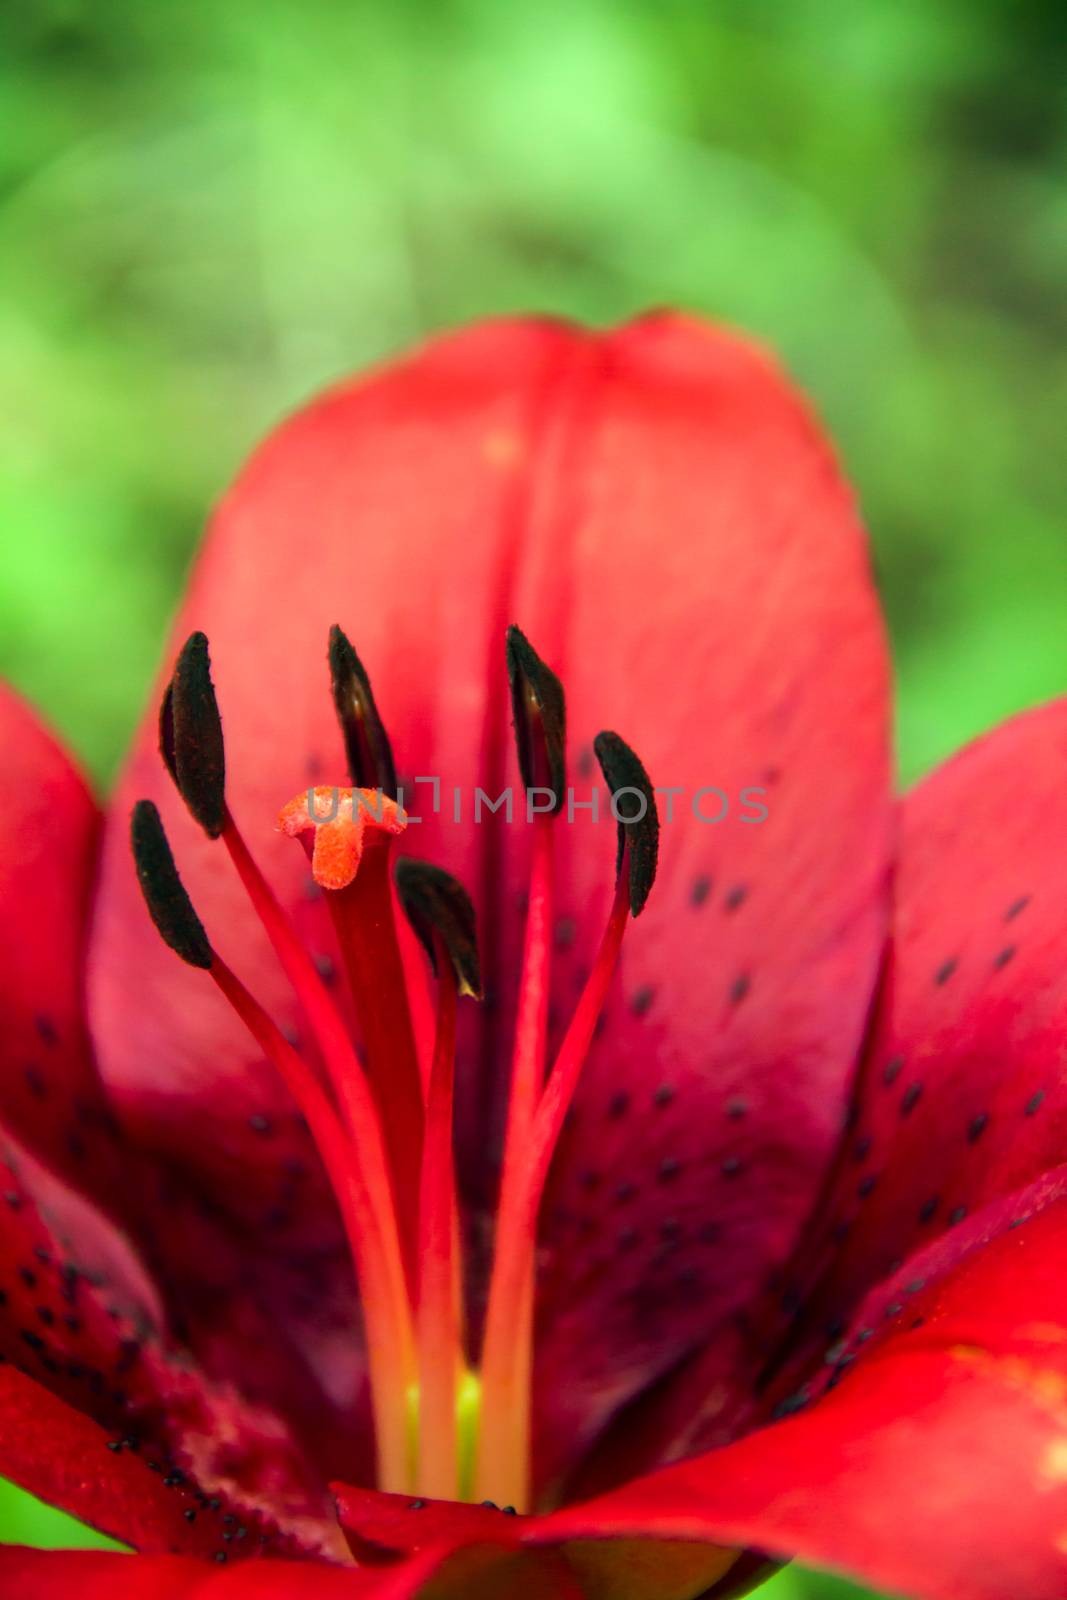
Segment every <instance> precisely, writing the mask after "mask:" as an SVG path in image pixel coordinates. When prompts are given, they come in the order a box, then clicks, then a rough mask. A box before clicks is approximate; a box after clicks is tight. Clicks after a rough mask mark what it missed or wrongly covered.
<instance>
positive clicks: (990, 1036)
mask: <svg viewBox="0 0 1067 1600" xmlns="http://www.w3.org/2000/svg"><path fill="white" fill-rule="evenodd" d="M1065 837H1067V700H1061V701H1058V702H1056V703H1055V704H1053V705H1050V706H1047V707H1044V708H1043V709H1040V710H1037V711H1033V712H1030V713H1028V714H1027V715H1025V716H1022V717H1018V718H1016V719H1014V720H1012V721H1011V722H1008V723H1006V724H1005V725H1004V726H1003V727H1001V728H998V729H997V730H996V731H995V732H993V733H992V734H990V735H988V736H987V737H985V738H984V739H981V740H979V741H978V742H977V743H975V744H973V745H971V746H970V747H969V748H968V749H966V750H964V751H963V752H962V753H961V754H960V755H958V756H957V757H956V758H955V759H954V760H952V761H950V762H948V763H947V764H946V765H945V766H943V767H942V768H940V769H939V770H938V771H937V772H935V773H934V774H933V775H932V776H931V777H930V778H928V779H927V780H926V781H925V782H924V783H922V784H920V785H919V787H918V788H917V789H916V790H915V791H914V792H913V793H912V794H911V795H909V797H908V798H907V800H906V801H905V802H904V804H903V807H902V828H901V846H900V864H899V869H898V876H897V911H896V917H895V928H894V939H893V961H892V967H891V970H890V972H889V975H888V979H887V983H886V986H885V991H884V994H883V996H882V1001H881V1004H880V1007H879V1011H878V1015H877V1019H876V1026H875V1029H874V1034H873V1038H872V1043H871V1047H870V1051H869V1055H868V1058H867V1060H866V1062H865V1065H864V1070H863V1076H862V1078H861V1082H860V1088H859V1091H858V1095H859V1105H858V1113H857V1115H856V1116H855V1126H854V1128H853V1130H852V1132H851V1133H850V1136H849V1143H848V1146H847V1148H846V1149H845V1151H844V1153H843V1158H842V1165H841V1170H840V1172H839V1174H838V1177H837V1181H836V1183H835V1185H834V1188H833V1191H832V1193H831V1195H830V1197H829V1199H828V1202H827V1204H826V1206H825V1209H824V1214H823V1218H822V1226H821V1228H820V1230H819V1233H818V1236H817V1239H816V1241H815V1245H814V1249H813V1253H812V1257H811V1258H810V1259H807V1260H805V1261H803V1262H801V1263H800V1264H799V1267H798V1276H797V1281H796V1284H795V1290H796V1292H797V1293H798V1294H799V1293H800V1292H801V1291H802V1290H803V1289H804V1287H805V1276H807V1277H809V1278H810V1276H811V1274H812V1272H813V1271H815V1272H817V1273H818V1272H820V1271H821V1273H822V1276H821V1281H819V1282H818V1286H817V1288H816V1290H815V1291H814V1293H813V1294H811V1295H810V1296H809V1298H808V1310H807V1323H806V1325H810V1326H811V1328H812V1332H813V1336H814V1337H815V1338H820V1337H822V1330H824V1329H825V1328H827V1327H832V1326H833V1324H834V1323H835V1322H837V1321H839V1320H841V1319H842V1318H843V1317H844V1316H846V1315H847V1313H848V1311H849V1309H850V1307H852V1306H854V1305H855V1303H856V1301H857V1299H858V1297H859V1295H860V1294H862V1293H863V1291H864V1290H865V1289H866V1288H867V1287H868V1286H869V1285H870V1284H871V1283H874V1282H877V1280H878V1279H879V1278H881V1277H884V1276H885V1274H886V1273H887V1272H890V1271H892V1270H893V1266H894V1264H895V1263H897V1262H899V1261H900V1260H902V1259H903V1258H904V1257H905V1256H906V1255H908V1254H909V1253H910V1252H911V1251H913V1250H915V1249H918V1248H919V1247H920V1246H922V1245H923V1244H924V1243H926V1242H927V1241H929V1240H931V1239H935V1238H937V1237H938V1236H939V1235H940V1234H942V1233H943V1232H944V1231H945V1229H947V1228H956V1227H958V1226H959V1225H960V1222H961V1221H962V1219H963V1218H964V1217H965V1216H967V1215H968V1214H970V1213H973V1212H975V1211H977V1210H979V1209H980V1208H981V1207H982V1206H983V1205H984V1204H986V1203H987V1202H988V1201H990V1200H992V1199H994V1198H996V1197H997V1196H999V1195H1004V1194H1009V1193H1010V1192H1011V1191H1013V1190H1015V1189H1018V1188H1020V1187H1021V1186H1022V1185H1023V1184H1025V1183H1027V1182H1029V1181H1030V1179H1032V1178H1034V1177H1036V1176H1037V1175H1038V1174H1040V1173H1042V1172H1044V1171H1045V1170H1046V1169H1047V1168H1049V1167H1051V1166H1055V1165H1056V1164H1057V1163H1058V1162H1059V1161H1061V1160H1062V1159H1063V1153H1064V1135H1065V1131H1067V1079H1065V1078H1064V1074H1063V1064H1062V1063H1063V1019H1064V1015H1065V1014H1067V915H1065V912H1064V908H1065V906H1067V849H1064V847H1063V840H1064V838H1065Z"/></svg>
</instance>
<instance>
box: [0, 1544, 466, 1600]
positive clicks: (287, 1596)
mask: <svg viewBox="0 0 1067 1600" xmlns="http://www.w3.org/2000/svg"><path fill="white" fill-rule="evenodd" d="M131 1561H135V1562H136V1565H135V1566H131V1565H130V1564H129V1563H130V1562H131ZM439 1564H440V1557H438V1556H435V1557H433V1558H422V1559H420V1560H418V1561H413V1562H408V1563H404V1564H402V1565H401V1566H399V1567H396V1568H391V1569H390V1570H388V1571H385V1572H382V1571H379V1572H361V1571H356V1570H355V1569H354V1568H351V1567H331V1566H325V1565H323V1564H322V1563H320V1562H288V1561H286V1562H279V1561H271V1560H262V1561H243V1562H241V1563H240V1565H238V1566H234V1567H230V1566H229V1565H228V1564H226V1565H223V1566H221V1567H216V1566H215V1565H214V1564H207V1563H206V1562H205V1561H204V1560H202V1559H200V1560H194V1559H190V1558H188V1557H185V1558H182V1557H179V1556H134V1557H131V1556H124V1555H113V1554H105V1553H103V1552H101V1551H96V1550H92V1551H89V1550H85V1551H83V1550H27V1549H22V1548H19V1547H17V1546H13V1545H9V1546H0V1585H2V1586H3V1587H5V1588H7V1590H8V1593H9V1594H17V1595H18V1596H19V1597H20V1600H69V1596H70V1595H71V1594H75V1593H76V1594H77V1595H78V1600H114V1597H115V1595H116V1594H118V1593H120V1592H121V1593H130V1592H132V1591H131V1590H130V1588H129V1587H128V1586H129V1585H130V1584H136V1586H137V1587H136V1593H137V1596H138V1600H413V1597H414V1596H415V1595H417V1594H419V1593H420V1592H422V1591H423V1589H424V1585H425V1584H426V1583H427V1581H428V1580H429V1578H430V1577H431V1576H432V1575H433V1573H434V1571H435V1570H436V1568H437V1566H438V1565H439ZM442 1600H443V1597H442Z"/></svg>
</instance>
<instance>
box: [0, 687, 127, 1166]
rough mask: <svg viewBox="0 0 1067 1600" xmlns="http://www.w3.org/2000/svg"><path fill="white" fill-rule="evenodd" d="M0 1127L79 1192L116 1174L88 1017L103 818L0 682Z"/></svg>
mask: <svg viewBox="0 0 1067 1600" xmlns="http://www.w3.org/2000/svg"><path fill="white" fill-rule="evenodd" d="M0 793H2V794H3V797H4V800H3V806H2V808H0V912H2V919H3V921H2V938H0V944H2V947H3V952H4V954H3V960H2V961H0V1015H2V1016H3V1019H4V1026H3V1030H2V1033H0V1121H2V1122H3V1124H4V1125H5V1126H6V1127H8V1128H10V1129H11V1130H13V1131H14V1132H15V1133H17V1134H18V1136H19V1137H20V1138H21V1139H22V1140H23V1141H24V1142H25V1143H27V1144H28V1145H30V1146H31V1147H32V1148H33V1149H34V1150H36V1151H37V1152H38V1153H39V1154H40V1155H41V1156H42V1157H43V1158H44V1159H45V1160H46V1161H48V1162H49V1163H50V1164H51V1165H52V1166H53V1167H54V1168H56V1170H58V1171H60V1172H63V1173H65V1174H67V1175H68V1176H69V1177H71V1178H72V1179H73V1180H74V1181H75V1182H76V1183H77V1184H78V1185H79V1187H85V1186H87V1185H88V1186H91V1187H92V1188H93V1189H94V1191H95V1192H96V1193H98V1194H100V1195H104V1194H107V1193H109V1192H110V1190H111V1187H112V1184H113V1179H114V1156H115V1151H114V1136H113V1131H112V1119H111V1117H110V1115H109V1113H108V1110H107V1107H106V1105H105V1103H104V1099H103V1096H102V1093H101V1089H100V1083H99V1079H98V1077H97V1075H96V1070H95V1067H94V1065H93V1061H92V1056H91V1053H90V1050H89V1046H88V1040H87V1038H86V1033H85V1025H84V1021H83V970H82V969H83V958H84V946H85V939H86V918H87V912H88V906H89V890H90V885H91V883H92V878H93V874H94V872H95V868H96V847H97V842H98V833H99V829H98V824H99V815H98V812H97V809H96V806H95V804H94V802H93V799H92V797H91V795H90V794H89V791H88V789H87V788H86V786H85V783H84V781H83V779H82V777H81V775H80V774H79V773H78V772H77V771H76V770H75V768H74V767H73V765H72V764H71V762H70V759H69V758H68V756H67V755H66V754H65V752H64V751H63V750H62V749H61V748H60V746H59V745H58V744H57V743H56V741H55V740H54V739H53V737H52V736H51V734H50V733H49V732H48V731H47V730H46V729H45V728H44V727H43V726H42V725H41V723H40V722H39V721H38V720H37V718H36V717H35V716H34V714H33V713H32V712H31V711H30V710H29V708H28V707H27V706H26V705H25V704H24V703H23V702H22V701H21V700H19V699H18V698H17V696H16V695H15V694H14V693H13V692H12V691H11V690H10V689H9V688H7V687H6V685H4V684H0Z"/></svg>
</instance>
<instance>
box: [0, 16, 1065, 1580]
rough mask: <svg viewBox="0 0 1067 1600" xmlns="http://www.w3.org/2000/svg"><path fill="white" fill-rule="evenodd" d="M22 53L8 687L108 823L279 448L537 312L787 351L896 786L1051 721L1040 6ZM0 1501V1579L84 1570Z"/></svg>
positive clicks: (24, 26)
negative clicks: (841, 533)
mask: <svg viewBox="0 0 1067 1600" xmlns="http://www.w3.org/2000/svg"><path fill="white" fill-rule="evenodd" d="M3 34H4V44H3V49H2V53H0V126H2V127H3V130H4V133H3V138H2V140H0V348H2V351H3V385H2V391H0V417H2V427H0V530H2V534H0V537H2V541H3V545H2V550H3V554H2V559H0V671H2V672H3V673H5V674H6V675H7V676H9V677H10V678H12V679H13V680H14V681H15V683H16V684H18V685H19V686H20V687H21V688H22V689H23V690H24V691H26V692H27V693H28V694H29V695H31V696H32V697H33V698H34V699H36V700H37V701H38V702H39V703H40V704H41V705H42V706H43V707H44V708H45V709H46V710H47V712H48V713H49V714H50V715H51V717H52V719H53V721H54V722H55V723H56V724H57V725H58V726H59V728H60V729H61V730H62V731H63V732H64V734H66V736H67V737H68V739H69V740H70V741H71V742H72V744H73V746H74V747H75V749H77V750H78V751H79V752H80V753H81V755H82V757H83V758H84V760H85V762H86V763H87V764H88V766H89V768H90V770H91V771H92V773H93V774H94V776H95V778H96V779H97V780H98V781H99V782H100V784H101V785H105V784H106V783H107V781H108V779H109V778H110V776H111V774H112V773H113V771H114V769H115V765H116V763H117V761H118V759H119V757H120V754H121V751H122V748H123V745H124V742H125V740H126V738H127V736H128V732H129V730H130V727H131V725H132V723H133V720H134V717H135V715H136V713H137V711H138V708H139V706H140V704H141V702H142V699H143V696H144V694H145V691H146V688H147V684H148V680H149V677H150V674H151V672H152V669H153V666H154V663H155V659H156V655H157V651H158V649H159V646H160V640H161V636H162V633H163V630H164V626H165V623H166V620H167V617H168V613H169V612H170V610H171V608H172V607H173V605H174V603H175V598H176V595H177V593H178V590H179V586H180V583H181V579H182V574H183V571H184V570H185V568H186V565H187V563H188V561H189V558H190V553H191V550H192V547H193V543H194V541H195V539H196V536H197V532H198V529H199V527H200V525H201V523H202V520H203V517H204V513H205V509H206V508H207V507H208V505H209V504H210V502H211V500H212V499H213V497H214V496H216V495H217V494H218V492H219V491H220V489H221V488H222V487H223V485H224V484H225V482H226V480H227V478H228V477H229V476H230V475H231V474H232V472H233V470H234V468H235V467H236V466H237V464H238V463H239V461H240V460H241V458H242V456H243V455H244V454H245V452H246V451H247V449H248V447H249V446H250V445H251V444H252V443H253V441H254V440H255V439H256V438H257V436H258V435H260V434H261V433H262V432H263V431H264V430H265V429H266V428H267V427H268V426H269V425H270V424H271V423H272V422H273V421H274V420H275V419H276V418H277V417H278V416H279V415H280V414H281V413H283V412H284V411H286V410H287V409H290V408H291V407H293V406H294V405H295V404H296V403H298V402H299V401H300V400H301V399H302V398H303V397H304V396H306V395H307V394H308V393H309V391H311V390H313V389H314V388H315V387H316V386H318V385H320V384H322V383H324V382H326V381H328V380H331V379H334V378H336V377H337V376H338V375H340V374H341V373H343V372H344V371H346V370H347V369H350V368H352V367H353V366H358V365H360V364H362V363H365V362H367V361H370V360H373V359H375V358H377V357H380V356H382V355H383V354H386V353H387V352H389V351H392V350H394V349H395V348H396V347H398V346H401V345H403V344H405V343H407V342H408V341H410V340H412V339H414V338H417V337H418V336H420V335H421V334H423V333H424V332H426V331H427V330H430V329H434V328H438V327H442V326H447V325H450V324H454V323H456V322H459V321H462V320H464V319H466V318H470V317H474V316H480V315H483V314H485V313H487V312H498V311H508V310H515V309H527V308H529V309H543V310H550V311H556V312H564V313H569V314H571V315H574V316H578V317H583V318H587V319H591V320H593V321H595V322H601V321H610V320H613V319H616V318H619V317H623V316H625V315H627V314H628V313H629V312H631V311H634V310H636V309H638V308H640V307H643V306H646V305H648V304H649V303H655V302H679V303H681V304H683V305H687V306H691V307H694V308H697V309H700V310H704V311H707V312H710V313H713V314H715V315H717V316H720V317H723V318H725V319H727V320H729V321H732V322H735V323H738V324H741V325H743V326H745V327H747V328H749V329H751V330H753V331H755V332H756V333H757V334H759V335H760V336H762V337H763V338H764V339H765V340H767V341H769V342H770V343H771V344H773V345H774V346H776V347H777V348H778V350H779V351H780V352H781V353H782V355H783V356H784V358H785V360H786V361H787V363H788V364H789V365H790V366H791V368H792V369H793V371H794V372H795V373H796V374H797V376H798V377H799V378H800V379H801V380H802V382H803V383H804V384H805V385H806V387H807V388H808V390H809V391H810V393H811V394H812V395H813V396H814V398H815V400H816V402H817V404H818V406H819V407H820V409H821V411H822V413H823V415H824V417H825V418H826V420H827V422H828V423H829V425H830V428H831V430H832V432H833V434H834V436H835V438H836V440H837V441H838V445H839V448H840V450H841V452H842V454H843V456H844V458H845V461H846V463H847V466H848V468H849V471H850V473H851V476H852V478H853V480H854V482H855V483H856V485H857V487H858V490H859V493H860V496H861V498H862V502H863V505H864V508H865V512H866V517H867V520H868V523H869V526H870V529H871V533H872V537H873V542H874V548H875V556H876V562H877V566H878V570H879V574H880V577H881V582H882V587H883V593H884V597H885V604H886V607H887V611H888V615H889V622H890V628H891V632H892V637H893V642H894V646H895V650H896V660H897V670H898V685H899V724H898V726H899V750H900V764H901V771H902V776H903V778H904V779H905V780H910V779H911V778H913V777H915V776H916V775H917V774H918V773H920V772H922V771H923V770H925V769H926V768H927V767H928V766H929V765H930V764H931V763H932V762H934V761H935V760H937V759H938V758H940V757H941V756H942V755H944V754H945V753H947V752H948V751H949V750H950V749H952V747H953V746H954V745H956V744H957V743H958V742H960V741H961V740H962V739H964V738H966V737H968V736H969V735H971V734H974V733H976V732H978V731H979V730H981V729H982V728H985V727H987V726H988V725H989V724H991V723H993V722H994V721H996V720H997V719H998V718H1000V717H1001V716H1003V715H1005V714H1007V713H1009V712H1011V711H1012V710H1015V709H1017V708H1019V707H1021V706H1023V705H1025V704H1027V703H1029V702H1031V701H1034V700H1036V699H1040V698H1042V697H1047V696H1049V695H1051V694H1054V693H1056V692H1059V691H1061V690H1062V689H1063V688H1064V687H1065V684H1067V648H1065V643H1064V641H1065V627H1064V622H1065V619H1067V559H1065V518H1067V449H1065V447H1064V441H1063V438H1062V433H1063V419H1064V417H1065V416H1067V346H1065V340H1064V335H1065V333H1067V188H1065V172H1067V165H1065V163H1067V99H1065V98H1064V96H1063V93H1062V90H1063V83H1064V81H1065V66H1067V24H1065V14H1064V11H1063V8H1062V5H1061V4H1060V3H1059V0H1050V3H1047V4H1046V3H1042V0H1003V3H996V0H937V3H931V0H893V3H892V4H890V3H883V0H790V3H789V4H788V5H784V4H781V3H765V0H720V3H715V4H712V3H711V0H707V3H693V0H648V3H637V0H433V3H428V0H427V3H417V0H391V3H390V0H380V3H364V4H360V3H353V0H349V3H347V4H344V5H340V4H336V3H334V0H300V3H299V4H289V5H287V4H285V3H284V0H277V3H272V4H268V5H264V4H262V3H261V0H225V4H211V3H203V4H201V3H197V0H192V3H185V4H176V3H172V0H157V3H153V4H152V5H150V6H145V5H142V4H139V3H138V0H93V3H91V4H89V3H84V4H83V3H80V0H37V3H35V4H25V5H21V4H14V5H11V6H8V7H5V8H4V21H3ZM0 1496H2V1498H0V1537H6V1538H9V1539H18V1540H29V1541H45V1542H47V1541H52V1542H75V1543H78V1542H86V1540H87V1538H88V1537H90V1536H88V1535H87V1534H86V1533H85V1532H84V1530H79V1529H77V1528H74V1527H72V1525H71V1524H69V1523H65V1522H63V1521H62V1520H59V1519H57V1518H56V1517H55V1515H54V1514H52V1513H47V1512H45V1511H44V1510H43V1509H42V1508H40V1507H38V1506H36V1505H35V1504H34V1503H33V1502H30V1501H28V1500H27V1499H26V1498H25V1497H23V1496H19V1495H17V1494H16V1493H15V1492H14V1491H10V1490H3V1489H0ZM774 1592H776V1593H777V1595H778V1600H788V1597H789V1596H793V1597H800V1596H806V1597H812V1596H825V1597H830V1596H832V1595H841V1594H845V1593H849V1594H852V1593H855V1591H851V1590H847V1589H844V1588H841V1587H840V1586H838V1585H837V1584H835V1583H834V1582H833V1580H830V1579H826V1578H821V1577H818V1576H815V1575H807V1574H802V1573H797V1572H790V1573H788V1574H785V1575H783V1576H782V1577H781V1578H779V1579H778V1580H776V1591H774Z"/></svg>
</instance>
